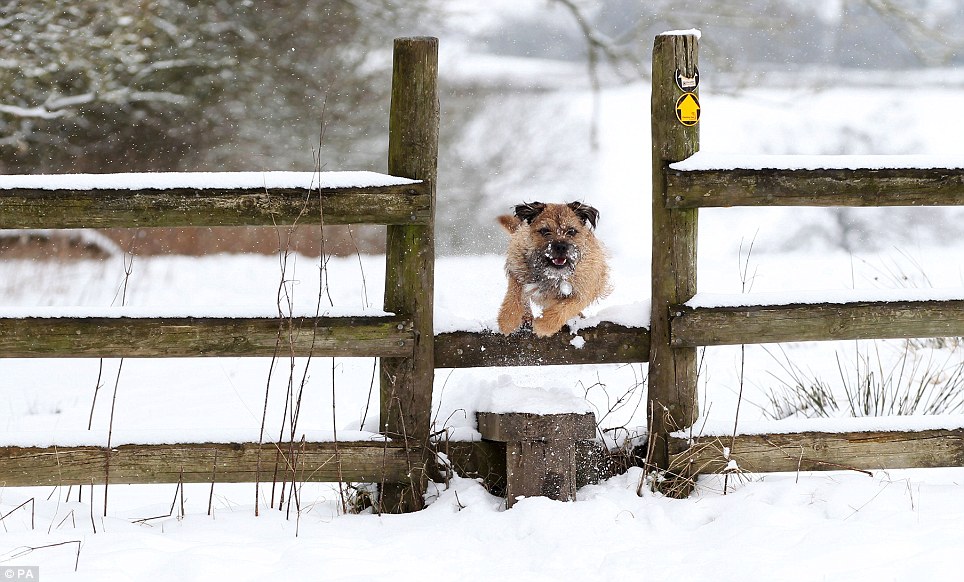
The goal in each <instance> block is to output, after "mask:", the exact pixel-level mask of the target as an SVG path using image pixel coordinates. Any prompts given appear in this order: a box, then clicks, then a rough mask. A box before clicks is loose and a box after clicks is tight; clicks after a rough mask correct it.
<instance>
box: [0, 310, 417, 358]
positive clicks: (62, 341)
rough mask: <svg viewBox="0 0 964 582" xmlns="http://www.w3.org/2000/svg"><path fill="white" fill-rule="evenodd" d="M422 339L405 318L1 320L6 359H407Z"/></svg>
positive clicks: (0, 346) (1, 350)
mask: <svg viewBox="0 0 964 582" xmlns="http://www.w3.org/2000/svg"><path fill="white" fill-rule="evenodd" d="M414 346H415V337H414V333H413V331H412V325H411V322H410V321H407V320H405V319H404V318H401V317H395V316H391V317H322V318H318V319H317V320H316V319H314V318H293V319H275V318H264V319H246V318H195V317H183V318H131V317H116V318H114V317H89V318H42V317H28V318H0V358H37V357H43V358H49V357H75V358H122V357H123V358H144V357H160V358H171V357H192V356H225V357H241V356H266V357H271V356H274V355H276V354H277V355H281V356H290V355H295V356H308V355H314V356H400V355H408V354H411V353H412V350H413V349H414Z"/></svg>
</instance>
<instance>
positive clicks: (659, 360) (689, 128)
mask: <svg viewBox="0 0 964 582" xmlns="http://www.w3.org/2000/svg"><path fill="white" fill-rule="evenodd" d="M698 37H699V35H698V34H695V33H688V32H685V31H684V32H679V33H668V34H666V35H661V36H659V37H657V40H656V44H655V48H654V52H653V92H652V99H653V101H652V110H653V121H652V123H653V314H652V337H651V354H650V356H651V357H650V376H649V382H650V410H651V411H652V418H651V425H652V428H651V433H652V435H651V436H652V441H651V443H650V448H651V450H652V451H653V455H652V459H651V460H652V461H653V462H654V463H655V464H656V465H658V466H660V467H662V468H668V469H669V470H670V473H671V474H677V475H680V476H683V477H689V476H691V475H693V474H696V473H699V472H712V471H722V470H725V469H726V468H727V467H728V466H729V464H730V462H731V461H736V462H737V463H738V464H739V465H740V466H741V467H742V468H744V469H748V470H759V471H792V470H799V469H810V470H814V469H823V470H830V469H842V468H856V469H868V468H876V469H886V468H909V467H935V466H959V465H960V464H961V458H962V457H964V451H962V449H961V447H960V439H961V428H960V425H958V426H954V427H949V428H945V427H936V428H934V427H928V430H900V429H899V428H898V429H894V428H892V427H889V426H888V427H883V428H877V429H870V430H867V429H866V428H863V429H860V428H858V429H855V430H852V431H849V432H836V433H834V432H832V431H830V432H828V431H827V430H826V429H825V427H824V428H815V427H809V428H808V427H806V426H804V427H799V428H800V430H798V431H796V432H790V433H785V432H781V433H780V434H779V435H774V434H771V433H772V432H776V429H777V427H771V432H770V433H768V432H767V430H768V429H766V428H759V429H758V430H757V431H756V432H754V433H753V434H739V435H737V436H736V437H735V438H732V437H731V436H726V437H725V438H723V437H721V434H711V432H709V433H706V434H703V435H695V436H694V435H693V434H691V432H690V427H692V426H693V424H694V421H695V420H696V417H697V410H698V403H697V400H696V399H697V392H696V361H695V359H694V354H695V351H694V350H695V348H697V347H699V346H714V345H727V344H730V345H732V344H760V343H769V342H792V341H820V340H849V339H884V338H917V337H948V336H962V335H964V294H962V293H949V294H948V293H944V294H941V293H935V292H929V293H923V294H922V293H919V292H917V293H910V292H905V293H902V294H891V295H889V296H883V294H881V293H875V294H873V295H868V294H860V293H858V292H853V293H850V294H848V295H847V296H846V297H840V296H838V295H834V296H832V297H831V296H830V294H818V295H813V294H798V295H783V296H781V297H780V298H775V299H767V298H763V299H761V298H757V299H756V300H754V298H753V296H752V295H740V296H731V297H721V296H708V295H702V294H697V292H696V224H697V218H698V210H699V209H700V208H706V207H731V206H824V207H826V206H836V207H840V206H845V207H866V206H925V205H927V206H938V205H941V206H948V205H964V156H926V157H925V156H721V155H710V154H705V153H697V151H698V150H699V134H698V124H697V122H698V119H699V115H698V112H699V101H698V97H697V96H696V88H697V85H698V76H696V60H697V59H696V53H697V44H698ZM687 80H688V81H689V83H690V86H689V87H687V86H686V82H687ZM687 95H690V96H689V97H687ZM694 105H695V107H694ZM754 301H755V303H754ZM692 430H694V431H695V430H696V429H692ZM674 431H675V434H674ZM730 432H732V426H731V427H730ZM724 451H725V452H724Z"/></svg>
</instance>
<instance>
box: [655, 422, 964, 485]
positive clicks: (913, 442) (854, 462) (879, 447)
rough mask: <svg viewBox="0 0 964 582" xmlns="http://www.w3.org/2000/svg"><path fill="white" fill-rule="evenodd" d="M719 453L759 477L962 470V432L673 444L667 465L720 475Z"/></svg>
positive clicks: (747, 437) (803, 435) (850, 434)
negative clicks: (727, 452)
mask: <svg viewBox="0 0 964 582" xmlns="http://www.w3.org/2000/svg"><path fill="white" fill-rule="evenodd" d="M724 447H730V457H729V458H730V459H733V460H735V461H736V463H737V465H738V466H739V469H740V470H744V471H750V472H761V473H765V472H776V471H839V470H847V469H853V470H861V471H871V470H877V469H903V468H908V467H918V468H928V467H960V466H962V465H964V429H953V430H950V429H944V430H924V431H919V432H846V433H817V432H802V433H793V434H772V435H737V437H736V442H735V443H734V444H732V446H731V439H730V437H697V438H696V439H694V441H693V442H692V444H689V443H687V442H686V441H685V440H683V439H674V441H673V443H672V449H673V454H672V465H673V466H674V467H676V468H678V469H680V471H684V469H685V470H688V472H687V474H690V475H693V474H697V473H720V472H723V471H724V469H725V468H726V465H727V463H728V460H727V459H726V458H725V457H724V456H723V449H724Z"/></svg>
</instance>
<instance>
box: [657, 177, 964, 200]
mask: <svg viewBox="0 0 964 582" xmlns="http://www.w3.org/2000/svg"><path fill="white" fill-rule="evenodd" d="M666 182H667V204H668V206H669V207H671V208H709V207H730V206H960V205H962V204H964V170H961V169H878V170H872V169H853V170H787V169H762V170H740V169H737V170H699V171H685V172H684V171H679V170H673V169H669V168H667V169H666Z"/></svg>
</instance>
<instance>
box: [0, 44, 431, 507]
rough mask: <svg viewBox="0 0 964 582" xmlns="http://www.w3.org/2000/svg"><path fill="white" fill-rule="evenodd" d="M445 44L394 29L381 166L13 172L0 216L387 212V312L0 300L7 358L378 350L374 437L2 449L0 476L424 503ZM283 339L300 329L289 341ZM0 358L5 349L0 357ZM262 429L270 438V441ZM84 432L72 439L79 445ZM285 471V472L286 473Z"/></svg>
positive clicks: (2, 183)
mask: <svg viewBox="0 0 964 582" xmlns="http://www.w3.org/2000/svg"><path fill="white" fill-rule="evenodd" d="M437 73H438V41H437V39H434V38H405V39H397V40H396V41H395V54H394V70H393V78H392V104H391V114H390V121H389V152H388V172H389V174H390V175H381V174H373V173H370V172H326V173H311V172H307V173H290V172H268V173H213V174H212V173H194V174H162V173H157V174H125V175H65V176H6V177H2V178H0V228H18V229H23V228H79V227H83V228H87V227H151V226H237V225H264V226H271V225H278V224H292V223H295V222H301V223H309V222H311V223H315V224H318V223H322V224H346V223H354V224H384V225H387V226H388V229H387V259H386V268H385V286H386V289H385V305H384V308H385V311H384V312H380V313H370V312H366V313H361V314H355V313H324V314H309V315H305V314H298V316H290V317H289V316H285V317H281V316H278V315H277V314H275V315H268V316H260V317H259V316H252V315H251V314H230V313H223V311H224V310H223V309H214V310H213V311H216V312H217V311H220V312H221V313H216V314H212V313H184V312H177V311H176V308H173V309H174V310H173V311H172V312H170V313H164V314H159V313H143V312H138V311H137V310H133V309H124V308H121V309H108V310H101V311H97V310H88V309H83V310H76V311H75V312H73V313H70V312H64V310H59V311H57V312H53V311H50V310H44V309H41V308H37V309H35V310H30V311H27V312H19V311H18V312H12V311H8V312H6V313H4V312H3V311H2V310H0V358H3V357H128V358H130V357H193V356H269V357H270V356H276V355H277V354H279V353H283V354H284V355H286V356H288V355H293V356H309V355H310V356H375V357H380V358H381V370H382V377H381V416H380V418H381V422H382V427H381V428H382V433H383V436H384V437H387V438H382V439H379V440H377V441H375V442H373V441H359V442H344V441H341V442H338V443H337V444H335V443H330V442H292V443H276V442H262V441H252V442H231V443H177V444H169V443H167V442H164V443H141V444H137V443H130V442H128V443H125V444H123V445H121V446H112V447H106V446H66V443H61V444H63V445H65V446H50V447H35V446H30V447H26V446H3V445H0V482H2V483H3V484H5V485H6V486H22V485H41V484H59V485H70V484H94V483H163V482H177V481H179V480H180V481H185V482H192V481H211V480H220V481H252V482H253V481H264V480H271V479H272V478H273V477H272V476H273V475H282V474H283V475H285V477H283V478H284V479H288V480H297V481H301V480H308V481H335V480H349V481H367V482H377V483H380V484H381V486H382V492H381V504H382V508H383V509H384V510H386V511H396V510H401V511H407V510H412V509H417V508H419V507H421V505H422V503H423V493H424V491H425V486H426V462H425V460H426V458H427V455H428V454H429V453H428V446H427V445H428V439H429V426H430V420H431V400H432V383H433V376H434V370H435V365H434V334H433V321H432V298H433V293H434V265H435V255H434V238H433V237H434V215H435V213H434V207H435V185H434V184H435V178H436V165H437V160H438V116H439V110H438V97H437ZM289 338H292V339H291V341H289ZM0 363H2V362H0ZM263 437H264V435H262V438H263ZM75 444H76V443H75ZM279 478H280V477H279Z"/></svg>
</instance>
